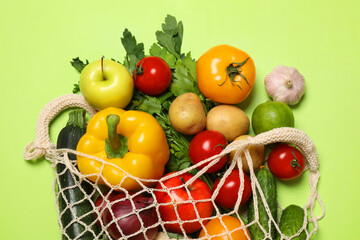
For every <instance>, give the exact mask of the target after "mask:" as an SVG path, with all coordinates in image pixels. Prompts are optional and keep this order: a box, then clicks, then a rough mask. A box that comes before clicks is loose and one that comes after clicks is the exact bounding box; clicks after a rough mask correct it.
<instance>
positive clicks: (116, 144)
mask: <svg viewBox="0 0 360 240" xmlns="http://www.w3.org/2000/svg"><path fill="white" fill-rule="evenodd" d="M119 122H120V117H119V116H118V115H116V114H110V115H108V116H107V117H106V123H107V126H108V139H109V144H110V148H111V150H112V151H113V152H119V151H120V150H121V142H120V139H119V136H118V134H117V126H118V124H119Z"/></svg>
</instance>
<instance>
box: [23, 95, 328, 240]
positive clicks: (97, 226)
mask: <svg viewBox="0 0 360 240" xmlns="http://www.w3.org/2000/svg"><path fill="white" fill-rule="evenodd" d="M69 108H82V109H84V110H86V111H87V112H88V114H89V115H90V117H92V116H93V115H94V114H96V111H95V110H94V109H93V108H92V107H91V106H90V105H89V104H88V103H87V102H86V101H85V99H84V98H83V97H82V96H80V95H76V94H68V95H63V96H60V97H58V98H55V99H53V100H52V101H50V102H49V103H48V104H46V105H45V106H44V108H43V109H42V110H41V112H40V114H39V117H38V121H37V124H36V131H35V140H34V141H32V142H30V143H29V144H27V145H26V146H25V149H24V159H26V160H33V159H39V158H42V157H44V158H45V159H47V160H48V161H50V162H51V166H52V169H53V171H54V173H55V178H54V181H53V185H52V188H53V192H54V198H55V203H56V207H57V210H58V223H59V225H60V228H61V235H62V236H63V239H169V236H172V235H171V232H174V231H175V232H176V233H178V234H180V235H182V239H217V238H215V237H226V236H228V239H232V240H238V239H240V240H243V239H251V236H250V232H249V230H248V229H249V228H251V227H252V226H256V225H257V226H258V228H259V229H260V231H261V232H262V233H263V236H264V237H263V239H270V240H275V239H276V240H278V239H279V240H282V239H310V237H311V236H313V235H314V234H315V233H316V231H317V230H318V221H319V220H320V219H321V218H322V217H323V216H324V214H325V208H324V205H323V203H322V200H321V198H320V196H319V194H318V192H317V185H318V180H319V177H320V173H319V170H318V169H319V162H318V155H317V151H316V148H315V145H314V143H313V141H312V140H311V139H310V138H309V137H308V136H307V135H306V134H305V133H304V132H303V131H301V130H299V129H295V128H277V129H273V130H271V131H268V132H265V133H261V134H258V135H256V136H255V137H251V138H247V139H244V140H238V141H234V142H232V143H230V144H229V145H227V146H226V148H225V149H224V150H223V151H222V152H221V153H220V154H218V155H216V156H212V157H211V158H208V159H206V160H204V161H203V162H201V163H198V164H195V165H192V166H190V167H188V168H186V169H184V170H181V171H178V172H171V173H168V174H166V175H165V176H163V177H161V178H160V179H141V178H138V177H136V176H133V175H131V174H130V173H127V172H126V171H124V170H123V169H120V168H119V167H117V166H116V165H114V164H112V163H109V162H106V161H105V160H104V159H101V158H99V157H96V156H92V155H89V154H85V153H82V152H78V151H76V150H73V149H68V148H62V149H57V148H56V145H55V144H54V143H52V142H51V140H50V137H49V126H50V123H51V121H52V120H53V119H54V118H55V117H56V116H57V115H58V114H59V113H61V112H62V111H64V110H66V109H69ZM273 143H290V144H294V145H296V146H298V147H299V148H300V149H301V150H302V152H303V154H304V157H305V159H306V170H307V171H309V187H310V193H309V196H308V200H307V202H306V203H305V204H304V206H303V207H302V210H303V213H304V218H303V224H302V226H301V228H300V229H299V230H298V232H296V233H294V234H293V235H292V236H287V235H285V234H284V233H282V232H281V229H280V226H279V217H276V216H273V215H272V213H271V209H270V207H269V203H268V202H267V201H266V197H265V195H264V192H263V190H262V188H261V186H260V183H259V181H258V179H257V177H256V174H255V171H254V170H253V163H252V159H251V154H250V152H249V149H248V148H249V147H250V146H257V145H269V144H273ZM234 151H235V152H236V153H235V155H234V158H233V161H232V162H231V163H230V164H229V166H228V168H227V170H226V171H225V172H224V174H223V177H222V178H221V180H220V182H219V185H218V187H217V188H216V189H214V190H213V191H212V193H211V194H210V195H208V196H207V197H205V198H201V199H199V198H197V197H196V195H193V194H192V193H191V190H192V187H193V184H198V181H199V179H201V177H202V176H203V175H205V174H206V171H207V170H208V169H209V168H210V167H212V166H214V165H216V164H217V163H218V161H219V159H220V158H221V157H222V156H224V155H227V154H229V153H230V152H234ZM76 155H77V156H83V157H86V158H89V159H92V160H94V161H96V162H98V163H99V164H100V166H101V171H100V172H102V169H103V168H104V167H105V166H106V165H109V164H110V165H112V166H113V167H114V168H116V169H117V170H118V171H121V172H123V173H124V176H125V177H124V178H123V179H122V180H121V181H120V183H119V184H118V185H112V184H111V183H109V182H108V180H107V179H106V178H104V177H103V176H102V174H83V173H81V172H80V171H79V170H78V168H77V161H76V158H75V157H74V156H76ZM243 157H245V160H246V162H247V163H248V165H249V168H250V173H249V178H250V180H251V189H252V203H253V208H254V220H253V221H249V222H247V221H244V211H243V210H241V206H240V200H241V198H242V194H243V191H244V184H241V186H240V189H239V192H238V199H237V202H236V204H235V207H234V208H233V209H230V210H228V211H226V212H225V213H224V211H223V209H221V208H220V207H219V206H218V205H217V204H216V202H215V198H216V196H217V194H218V192H219V188H220V187H221V186H222V185H223V184H224V179H226V178H227V177H228V176H229V175H230V173H231V172H232V170H233V169H236V168H237V169H242V166H243V159H242V158H243ZM204 163H207V165H206V166H205V167H203V168H202V169H201V170H198V171H197V173H196V174H194V175H192V174H190V175H189V173H188V172H189V171H191V170H194V169H196V168H198V167H199V166H200V165H203V164H204ZM59 169H61V170H60V171H59ZM65 175H66V176H67V177H68V178H69V176H70V179H71V181H70V184H68V185H67V186H63V184H62V179H63V178H64V176H65ZM89 178H90V179H92V181H90V180H89ZM239 178H240V181H241V182H244V172H243V171H239ZM94 179H95V180H94ZM126 179H127V180H129V179H131V180H133V181H136V183H137V184H138V186H139V187H138V189H139V190H138V191H136V192H129V191H127V190H126V189H125V188H123V187H122V186H123V183H124V181H126ZM171 179H177V180H178V181H179V180H181V181H182V182H180V183H179V184H176V185H172V186H169V185H167V181H169V180H171ZM100 183H101V184H100ZM176 191H182V192H183V194H185V195H186V196H188V198H186V199H185V200H184V199H181V200H179V199H177V198H176V197H174V195H172V193H174V192H176ZM71 192H72V193H74V192H76V195H77V196H78V198H77V199H75V200H74V199H72V198H71V196H70V194H71ZM159 196H160V197H159ZM161 196H165V197H168V201H165V202H163V201H161ZM261 203H262V204H263V209H265V211H263V212H262V213H260V211H259V207H258V206H259V204H261ZM316 203H318V204H319V205H320V207H321V213H320V215H319V216H316V215H315V213H314V208H315V204H316ZM277 204H278V203H277ZM84 206H85V207H84ZM204 208H205V209H210V210H208V211H207V212H206V211H203V210H202V209H204ZM79 209H80V210H79ZM84 209H85V210H86V211H85V210H84ZM164 209H165V210H166V209H167V210H168V211H167V213H169V216H167V215H166V214H164ZM169 209H171V211H170V210H169ZM283 210H284V208H282V207H281V206H280V204H278V212H279V216H281V213H282V211H283ZM209 211H210V214H209V213H208V212H209ZM165 212H166V211H165ZM184 212H185V214H184ZM204 212H205V213H204ZM264 212H265V214H266V217H267V219H268V222H267V226H264V224H263V225H261V223H260V218H261V217H262V216H261V214H264ZM245 213H246V211H245ZM170 215H171V216H170ZM193 215H195V217H193ZM228 216H231V217H235V218H236V219H238V220H237V221H239V224H238V225H236V226H235V227H234V226H232V227H229V224H226V221H225V220H226V218H227V217H228ZM212 221H218V224H219V226H220V229H222V230H223V231H220V232H219V233H216V234H213V233H212V231H211V229H210V228H208V227H207V226H206V225H207V224H209V223H210V222H212ZM310 224H311V225H312V227H311V228H309V225H310ZM265 225H266V224H265ZM124 226H125V227H124ZM126 226H127V227H126ZM74 229H75V230H74ZM201 229H202V230H201ZM209 229H210V230H209ZM200 230H201V232H202V233H201V234H200V235H201V237H200V236H199V231H200ZM272 231H275V232H277V237H276V238H272V235H271V232H272ZM75 235H76V237H74V236H75ZM177 236H179V235H177ZM170 238H171V237H170ZM219 239H220V238H219ZM221 239H222V238H221Z"/></svg>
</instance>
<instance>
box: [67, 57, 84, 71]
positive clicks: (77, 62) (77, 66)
mask: <svg viewBox="0 0 360 240" xmlns="http://www.w3.org/2000/svg"><path fill="white" fill-rule="evenodd" d="M70 63H71V66H73V67H74V68H75V69H76V70H77V71H78V72H79V73H81V71H82V70H83V69H84V67H85V66H86V65H88V64H89V61H88V60H87V59H86V61H85V63H84V62H83V61H81V60H80V58H79V57H77V58H73V59H72V61H71V62H70Z"/></svg>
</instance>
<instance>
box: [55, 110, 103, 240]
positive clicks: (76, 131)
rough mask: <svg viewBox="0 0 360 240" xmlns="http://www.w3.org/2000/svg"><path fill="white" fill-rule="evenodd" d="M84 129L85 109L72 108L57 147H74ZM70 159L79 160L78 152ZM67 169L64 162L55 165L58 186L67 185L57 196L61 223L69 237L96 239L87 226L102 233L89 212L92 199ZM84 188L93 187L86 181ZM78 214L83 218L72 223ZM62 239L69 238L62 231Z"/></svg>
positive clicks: (88, 190)
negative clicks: (78, 185)
mask: <svg viewBox="0 0 360 240" xmlns="http://www.w3.org/2000/svg"><path fill="white" fill-rule="evenodd" d="M85 132H86V123H85V111H84V110H81V109H75V110H73V111H71V112H70V113H69V120H68V122H67V124H66V127H64V128H63V129H62V130H61V131H60V133H59V136H58V139H57V146H56V147H57V148H58V149H60V148H68V149H73V150H75V149H76V146H77V144H78V142H79V140H80V138H81V137H82V136H83V135H84V134H85ZM69 159H71V160H76V155H74V154H69ZM65 169H66V167H65V165H64V164H62V163H58V164H57V166H56V171H57V173H58V175H59V182H58V184H59V187H60V188H61V189H65V188H67V189H65V190H63V194H60V195H59V198H58V201H59V202H58V203H59V212H60V213H62V214H61V217H60V220H61V223H62V226H63V228H65V229H66V230H65V231H66V233H67V235H68V236H69V237H70V239H75V238H76V239H79V240H92V239H94V234H93V233H92V232H90V231H85V230H86V229H85V227H84V225H91V224H92V227H91V228H92V230H93V231H94V232H95V233H96V234H97V233H98V232H99V229H98V227H97V225H96V224H94V221H95V219H94V215H93V214H92V213H90V212H91V211H93V207H92V206H93V205H92V204H91V202H90V201H89V200H83V199H84V198H85V195H84V193H83V191H81V189H80V188H79V187H74V186H75V183H76V182H77V181H79V179H78V178H77V177H73V175H72V174H71V172H70V170H69V169H66V170H65ZM81 187H82V189H83V190H84V191H85V192H86V193H90V192H92V191H93V188H92V186H91V185H90V184H89V183H87V182H82V183H81ZM65 199H66V200H67V202H68V205H69V206H70V207H69V208H67V207H68V205H67V203H66V200H65ZM65 209H66V210H65ZM64 210H65V212H64ZM76 217H78V218H80V219H81V223H79V222H74V223H72V224H71V225H69V224H70V223H71V222H72V221H73V220H74V219H75V218H76ZM62 239H63V240H67V239H68V238H67V237H66V235H64V234H63V235H62Z"/></svg>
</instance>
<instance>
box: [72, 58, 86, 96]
mask: <svg viewBox="0 0 360 240" xmlns="http://www.w3.org/2000/svg"><path fill="white" fill-rule="evenodd" d="M70 63H71V66H73V67H74V68H75V69H76V70H77V71H78V72H79V73H81V71H82V70H83V69H84V67H85V66H86V65H88V64H89V61H88V60H87V59H86V62H85V63H84V62H83V61H81V60H80V58H79V57H77V58H73V59H72V61H71V62H70ZM79 91H80V87H79V81H78V82H77V83H75V84H74V88H73V90H72V92H73V93H77V92H79Z"/></svg>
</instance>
